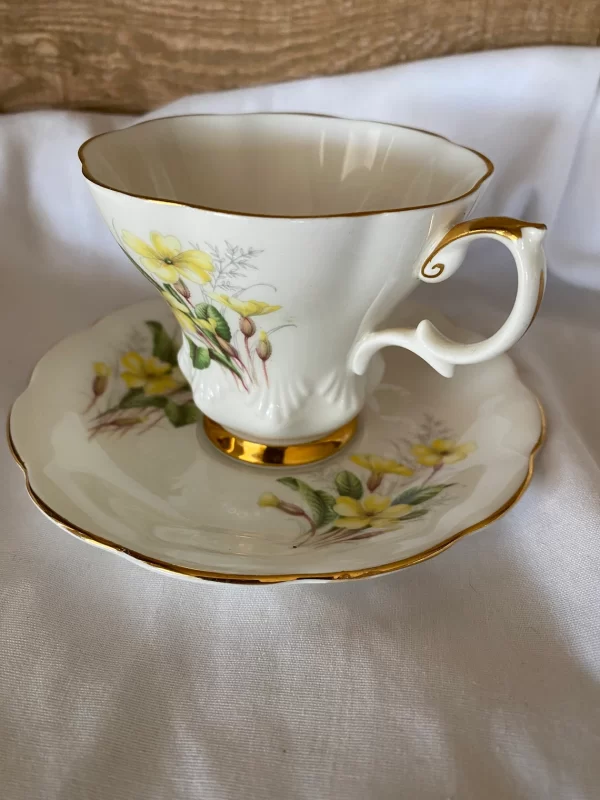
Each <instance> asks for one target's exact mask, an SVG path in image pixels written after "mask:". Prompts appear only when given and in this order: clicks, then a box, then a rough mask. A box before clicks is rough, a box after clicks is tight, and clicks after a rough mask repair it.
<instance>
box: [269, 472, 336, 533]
mask: <svg viewBox="0 0 600 800" xmlns="http://www.w3.org/2000/svg"><path fill="white" fill-rule="evenodd" d="M277 481H278V483H282V484H283V485H284V486H288V487H289V488H290V489H293V490H294V491H295V492H299V493H300V494H301V495H302V499H303V500H304V502H305V503H306V505H307V506H308V508H309V515H310V518H311V519H312V521H313V522H314V523H315V525H316V526H317V528H320V527H321V525H324V524H325V522H326V521H329V522H331V521H332V519H330V515H331V512H332V508H331V507H330V506H329V501H328V500H325V498H324V495H326V494H327V493H326V492H321V491H315V490H314V489H313V488H312V486H309V485H308V483H305V482H304V481H301V480H299V479H298V478H277ZM332 499H333V498H332ZM334 502H335V500H334ZM333 519H337V514H336V515H335V516H334V517H333Z"/></svg>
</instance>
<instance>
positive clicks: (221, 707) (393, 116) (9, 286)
mask: <svg viewBox="0 0 600 800" xmlns="http://www.w3.org/2000/svg"><path fill="white" fill-rule="evenodd" d="M599 77H600V51H598V50H591V49H590V50H587V49H569V48H541V49H526V50H511V51H505V52H495V53H486V54H477V55H468V56H460V57H452V58H445V59H439V60H434V61H427V62H421V63H415V64H408V65H405V66H400V67H395V68H392V69H388V70H382V71H378V72H373V73H369V74H363V75H355V76H347V77H339V78H328V79H322V80H311V81H303V82H299V83H292V84H285V85H281V86H271V87H262V88H257V89H250V90H244V91H236V92H231V93H227V94H215V95H205V96H199V97H191V98H186V99H183V100H181V101H179V102H176V103H174V104H172V105H171V106H169V107H168V108H167V109H161V110H160V111H159V112H157V114H158V115H164V114H171V113H186V112H191V111H252V110H271V109H272V110H297V111H302V110H306V111H316V112H326V113H332V114H341V115H346V116H356V117H363V118H371V119H382V120H389V121H395V122H400V123H405V124H408V125H414V126H417V127H422V128H429V129H432V130H435V131H438V132H440V133H443V134H446V135H448V136H450V137H451V138H453V139H455V140H457V141H459V142H461V143H464V144H467V145H470V146H472V147H475V148H476V149H478V150H481V151H483V152H485V153H486V154H487V155H488V156H490V158H492V160H494V161H495V163H496V176H495V178H494V179H493V183H492V185H491V187H490V189H489V190H488V191H487V193H486V194H485V196H484V198H483V200H482V201H481V203H480V205H479V207H478V208H477V213H478V214H480V215H483V214H509V215H514V216H521V217H524V218H526V219H531V220H541V221H544V222H546V223H547V224H548V225H549V227H550V233H549V235H548V238H547V245H548V247H547V252H548V257H549V262H550V268H551V276H550V281H549V288H548V293H547V297H546V300H545V303H544V306H543V310H542V312H541V315H540V317H539V318H538V320H537V322H536V323H535V325H534V326H533V328H532V329H531V331H530V332H529V333H528V335H527V337H526V338H525V339H524V340H523V341H522V342H521V343H520V344H519V345H518V347H517V348H515V351H514V357H515V359H516V361H517V362H518V364H519V366H520V369H521V371H522V374H523V376H524V377H525V379H526V380H527V381H528V383H529V384H530V385H531V387H532V388H533V389H534V390H535V391H536V392H537V393H538V394H539V396H540V397H541V398H542V400H543V402H544V405H545V407H546V410H547V414H548V421H549V440H548V443H547V445H546V447H545V449H544V451H543V453H542V455H541V457H540V458H539V461H538V463H537V469H536V473H535V477H534V480H533V483H532V485H531V487H530V489H529V491H528V492H527V494H526V495H525V497H524V498H523V499H522V500H521V502H520V503H519V505H518V507H516V508H515V509H513V510H512V511H511V512H510V513H509V514H508V515H507V516H506V517H505V518H503V519H502V520H501V521H499V522H497V523H495V524H494V525H493V526H492V527H491V528H488V529H486V530H484V531H481V532H479V533H477V534H476V535H473V536H471V537H468V538H467V539H465V540H462V541H461V542H460V543H458V544H457V545H455V546H454V547H452V548H451V549H450V550H448V551H447V552H446V553H444V554H443V555H441V556H439V557H437V558H435V559H433V560H431V561H428V562H426V563H424V564H422V565H420V566H417V567H413V568H411V569H408V570H404V571H401V572H399V573H396V574H392V575H389V576H387V577H384V578H379V579H377V580H374V581H359V582H354V583H347V584H344V585H317V586H309V585H288V586H279V587H271V588H260V587H236V586H228V585H202V584H199V583H198V584H192V583H186V582H182V581H179V580H175V579H173V578H170V577H167V576H162V575H158V574H153V573H150V572H147V571H145V570H142V569H140V568H139V567H137V566H135V565H133V564H131V563H128V562H126V561H124V560H122V559H118V558H117V557H115V556H114V555H113V554H110V553H106V552H104V551H101V550H99V549H95V548H92V547H89V546H88V545H86V544H84V543H82V542H80V541H78V540H75V539H73V538H71V537H69V536H68V535H66V534H65V533H64V532H62V531H60V530H59V529H57V528H55V527H54V526H53V525H52V524H51V523H50V522H49V521H48V520H46V519H45V518H44V517H43V516H42V515H41V514H40V513H39V512H38V511H37V510H36V509H35V508H34V507H33V505H32V504H31V503H30V501H29V499H28V497H27V494H26V492H25V488H24V485H23V478H22V475H21V473H20V471H19V470H18V469H17V467H16V465H14V464H13V463H12V460H11V458H10V456H9V454H8V451H7V448H3V449H2V454H1V458H2V465H3V472H2V475H3V480H2V485H1V486H0V493H1V494H0V498H1V500H0V502H1V507H2V511H3V513H2V535H1V537H0V603H1V607H0V643H1V644H0V787H1V788H0V796H1V797H2V800H38V798H39V800H165V798H169V800H187V799H188V798H190V799H191V798H194V799H195V798H202V800H230V798H231V800H233V798H235V799H236V800H237V799H238V798H244V800H287V798H290V800H292V799H293V800H296V799H298V800H299V799H300V798H311V800H312V798H318V799H319V800H320V799H321V798H323V799H324V800H329V798H333V799H334V800H336V799H337V798H342V799H343V800H365V799H366V798H369V800H398V799H399V798H406V799H407V800H413V798H415V799H417V800H450V798H452V800H483V798H485V799H486V800H504V799H505V798H506V800H531V799H532V798H544V799H545V800H559V799H560V800H563V799H564V800H583V799H584V798H585V799H586V800H587V799H591V798H596V797H598V792H599V787H600V759H599V758H598V752H599V749H600V714H599V709H600V690H599V679H600V613H599V611H600V587H599V578H600V496H599V488H598V487H599V486H600V423H599V421H598V419H599V418H598V413H597V407H598V389H599V387H600V357H599V354H600V294H599V290H600V191H599V190H598V186H599V177H600V104H599V101H598V79H599ZM127 121H128V118H125V117H116V116H101V115H92V114H81V113H59V112H29V113H23V114H15V115H9V116H4V117H2V118H0V204H1V205H0V210H1V213H0V241H1V243H2V246H1V248H0V260H1V268H2V271H1V273H0V274H1V276H2V278H1V282H2V283H1V285H2V291H1V293H0V326H1V335H0V346H1V347H2V381H1V402H2V405H3V408H4V410H5V411H7V410H8V408H9V406H10V404H11V402H12V401H13V399H14V398H15V397H16V396H17V394H18V393H19V392H21V391H22V390H23V389H24V387H25V385H26V383H27V380H28V377H29V374H30V371H31V369H32V367H33V366H34V364H35V362H36V361H37V359H38V358H39V357H40V356H42V355H43V353H44V352H45V351H46V350H47V349H48V348H49V347H50V346H51V345H52V344H54V343H55V342H56V341H57V340H58V339H60V338H61V337H63V336H65V335H67V334H70V333H72V332H74V331H77V330H78V329H80V328H81V327H84V326H87V325H89V324H90V323H92V322H93V321H94V320H95V319H97V318H98V317H100V316H102V315H104V314H106V313H108V312H110V311H111V310H113V309H114V308H116V307H119V306H123V305H126V304H128V303H131V302H134V301H136V300H139V299H141V298H143V297H145V296H147V294H148V290H147V288H146V284H145V283H144V282H143V281H142V280H141V279H140V278H139V276H138V275H137V274H136V273H135V272H134V271H133V270H131V269H130V266H129V265H128V264H127V263H126V262H125V261H124V259H123V257H122V255H121V254H120V252H119V251H118V249H117V248H116V246H115V245H114V243H113V241H112V239H111V237H110V234H109V232H108V230H107V229H105V227H104V223H103V222H102V221H101V219H100V216H99V214H98V212H97V211H96V208H95V207H94V205H93V203H92V200H91V197H90V196H89V195H88V193H87V189H86V187H85V186H84V183H83V180H82V179H81V176H80V173H79V163H78V160H77V147H78V145H79V144H80V143H81V142H82V141H83V140H84V139H85V138H87V137H88V136H89V135H91V134H94V133H97V132H100V131H103V130H107V129H110V128H113V127H116V126H121V125H123V124H125V123H126V122H127ZM513 273H514V267H513V266H512V265H511V264H510V261H509V259H508V258H507V256H506V254H505V253H504V252H503V248H500V247H496V246H495V245H489V243H488V245H487V246H486V245H484V244H482V245H479V244H476V245H474V246H473V247H472V252H471V253H470V254H469V257H468V259H467V262H466V264H465V265H464V266H463V268H462V269H461V271H460V272H459V273H458V275H457V276H456V277H454V278H453V279H452V280H450V281H448V282H446V283H445V284H443V285H441V286H431V287H422V289H419V292H418V295H419V297H418V299H419V300H421V301H425V302H429V303H432V304H436V305H438V306H439V307H441V308H442V309H443V310H444V311H446V312H447V313H449V315H450V316H451V317H452V318H453V319H455V320H456V321H458V322H460V323H461V324H463V325H464V326H466V327H469V328H472V329H474V330H477V331H480V332H481V333H485V334H489V333H491V332H492V331H493V330H494V329H495V328H497V327H498V326H499V324H500V323H501V321H502V320H503V319H504V318H505V316H506V314H507V312H508V309H509V307H510V305H511V303H512V298H513V296H514V288H515V284H516V281H515V277H514V274H513Z"/></svg>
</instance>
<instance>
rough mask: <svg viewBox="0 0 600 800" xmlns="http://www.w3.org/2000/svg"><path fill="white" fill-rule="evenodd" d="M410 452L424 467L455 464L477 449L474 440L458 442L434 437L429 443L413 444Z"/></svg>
mask: <svg viewBox="0 0 600 800" xmlns="http://www.w3.org/2000/svg"><path fill="white" fill-rule="evenodd" d="M411 449H412V454H413V456H414V457H415V458H416V459H417V461H418V462H419V464H422V465H423V466H424V467H441V466H443V465H444V464H457V463H458V462H459V461H464V460H465V458H466V457H467V456H469V455H470V454H471V453H474V452H475V450H476V449H477V445H476V444H475V442H465V443H464V444H458V443H457V442H455V441H454V440H453V439H434V440H433V442H431V443H430V444H428V445H427V444H414V445H413V446H412V448H411Z"/></svg>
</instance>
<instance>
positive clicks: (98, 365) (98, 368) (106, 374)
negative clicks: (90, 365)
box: [94, 361, 110, 378]
mask: <svg viewBox="0 0 600 800" xmlns="http://www.w3.org/2000/svg"><path fill="white" fill-rule="evenodd" d="M94 374H95V375H96V377H98V378H110V367H109V366H108V364H106V363H105V362H104V361H94Z"/></svg>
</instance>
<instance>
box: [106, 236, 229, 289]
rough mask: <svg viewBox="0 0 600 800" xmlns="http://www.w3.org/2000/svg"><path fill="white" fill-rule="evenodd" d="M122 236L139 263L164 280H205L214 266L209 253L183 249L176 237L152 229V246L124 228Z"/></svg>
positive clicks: (199, 281)
mask: <svg viewBox="0 0 600 800" xmlns="http://www.w3.org/2000/svg"><path fill="white" fill-rule="evenodd" d="M121 236H122V238H123V241H124V242H125V244H126V245H127V247H129V248H130V250H133V252H134V253H137V254H138V256H140V263H141V265H142V266H143V267H145V268H146V269H147V270H148V272H152V273H153V274H154V275H157V276H158V277H159V278H160V279H161V280H162V281H165V283H177V281H178V280H179V278H187V279H188V280H190V281H193V282H194V283H207V282H208V281H209V280H210V273H211V272H212V271H213V269H214V267H213V263H212V261H211V258H210V256H209V255H208V253H205V252H204V251H202V250H184V251H183V252H182V251H181V244H180V243H179V239H176V238H175V236H163V235H162V234H161V233H158V232H157V231H152V233H151V234H150V241H151V242H152V244H151V245H149V244H146V242H144V241H143V240H142V239H140V238H139V237H138V236H136V235H135V234H133V233H130V232H129V231H123V232H122V233H121Z"/></svg>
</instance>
